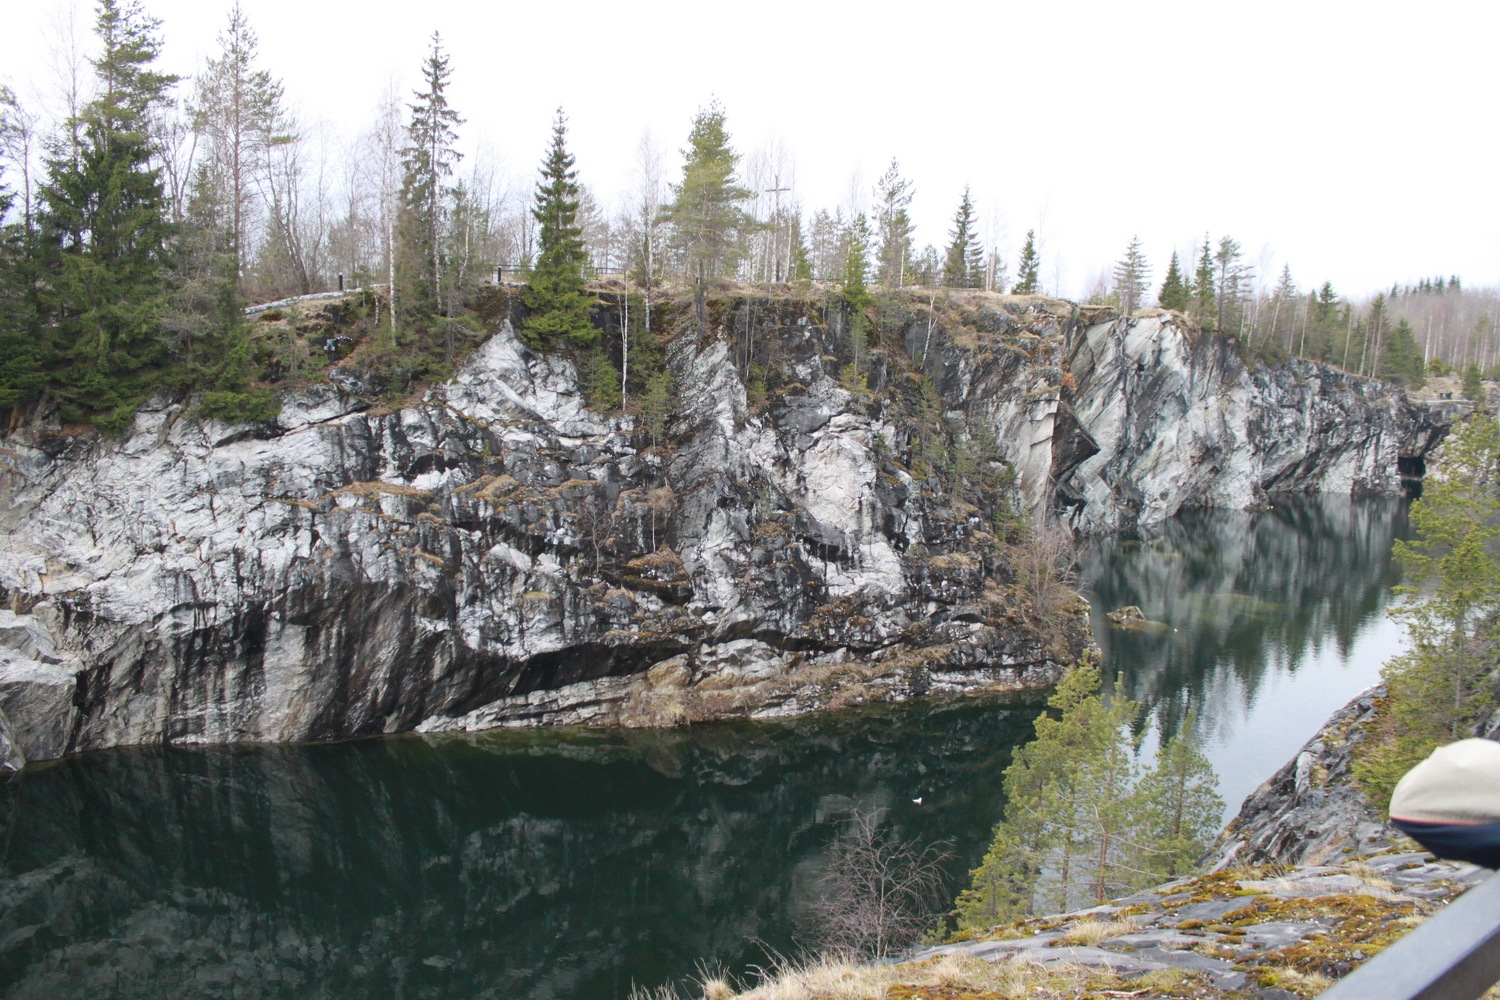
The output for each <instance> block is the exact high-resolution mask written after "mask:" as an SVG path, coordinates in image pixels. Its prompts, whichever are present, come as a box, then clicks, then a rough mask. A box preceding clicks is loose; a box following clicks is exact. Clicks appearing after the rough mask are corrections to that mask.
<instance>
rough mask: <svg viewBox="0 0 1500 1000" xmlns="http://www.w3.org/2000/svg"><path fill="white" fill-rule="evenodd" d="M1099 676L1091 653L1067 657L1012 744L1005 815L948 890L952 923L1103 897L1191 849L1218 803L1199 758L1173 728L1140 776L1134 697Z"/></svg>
mask: <svg viewBox="0 0 1500 1000" xmlns="http://www.w3.org/2000/svg"><path fill="white" fill-rule="evenodd" d="M1099 685H1100V678H1099V669H1098V666H1097V665H1096V664H1094V663H1093V662H1092V661H1090V660H1084V661H1081V662H1080V663H1079V664H1077V665H1076V666H1074V667H1073V668H1072V669H1071V670H1069V671H1068V673H1067V675H1066V676H1064V677H1063V680H1062V682H1061V683H1060V684H1059V685H1058V687H1057V690H1056V691H1055V692H1054V693H1053V695H1052V697H1051V698H1050V699H1049V700H1048V702H1047V706H1048V711H1047V712H1046V713H1043V714H1042V715H1040V716H1038V717H1037V720H1036V738H1035V739H1034V740H1032V741H1031V742H1030V743H1027V744H1025V745H1024V746H1022V747H1021V748H1019V749H1018V750H1017V751H1016V753H1015V757H1014V758H1013V760H1012V763H1011V765H1010V767H1009V768H1007V769H1006V772H1005V785H1004V792H1005V815H1004V817H1003V818H1002V820H1001V821H1000V823H999V825H998V826H997V827H996V828H995V835H994V840H993V841H992V843H991V845H990V849H989V851H988V852H987V853H986V855H985V857H984V860H983V861H982V862H981V863H980V865H979V867H977V868H975V869H974V871H973V873H972V877H973V882H972V884H971V886H970V888H969V889H967V890H965V891H964V892H963V893H962V894H961V895H960V896H959V897H958V901H957V907H956V909H957V913H958V917H959V923H960V925H961V926H964V927H984V926H989V925H992V924H995V923H999V922H1001V921H1005V920H1011V919H1015V918H1017V917H1021V916H1026V915H1029V914H1033V913H1039V912H1047V913H1051V912H1061V911H1065V910H1068V909H1072V908H1074V907H1077V906H1080V905H1089V904H1096V903H1102V902H1104V901H1105V900H1106V899H1108V898H1110V897H1111V896H1115V895H1119V894H1122V893H1124V892H1128V891H1129V890H1131V889H1136V888H1141V887H1143V886H1144V885H1148V884H1150V883H1151V882H1153V881H1155V880H1157V879H1158V878H1159V877H1160V875H1161V873H1162V872H1163V871H1168V870H1179V869H1185V868H1186V866H1187V865H1189V864H1191V863H1192V861H1193V860H1195V859H1196V858H1197V856H1198V854H1199V853H1201V851H1202V849H1203V845H1204V840H1205V838H1206V836H1207V835H1208V834H1209V833H1211V832H1212V829H1213V827H1214V826H1215V825H1216V823H1217V821H1218V816H1219V813H1220V811H1221V810H1222V807H1223V803H1222V802H1221V801H1220V800H1219V798H1218V795H1217V793H1216V792H1215V791H1214V789H1213V777H1212V774H1211V772H1210V770H1209V768H1208V766H1207V762H1206V761H1205V760H1204V759H1203V757H1202V754H1201V753H1200V752H1199V751H1198V749H1197V747H1196V745H1195V744H1194V743H1193V742H1192V741H1191V739H1190V738H1188V737H1186V736H1179V737H1178V738H1177V739H1174V740H1168V741H1166V742H1165V743H1164V745H1163V747H1162V750H1161V752H1160V753H1159V754H1158V756H1157V761H1156V765H1155V766H1154V767H1153V768H1152V769H1151V770H1150V771H1149V772H1147V773H1146V774H1144V775H1141V774H1140V773H1139V768H1138V765H1137V764H1136V761H1135V754H1134V750H1135V745H1134V741H1133V739H1132V737H1131V733H1130V720H1131V719H1132V718H1133V717H1134V716H1135V714H1136V705H1135V704H1134V703H1133V702H1131V701H1130V700H1129V699H1128V698H1126V697H1125V695H1124V690H1123V687H1122V685H1121V683H1120V682H1118V681H1117V682H1116V685H1115V690H1114V693H1113V697H1111V698H1110V699H1109V700H1108V701H1106V700H1105V699H1103V698H1101V697H1100V694H1099Z"/></svg>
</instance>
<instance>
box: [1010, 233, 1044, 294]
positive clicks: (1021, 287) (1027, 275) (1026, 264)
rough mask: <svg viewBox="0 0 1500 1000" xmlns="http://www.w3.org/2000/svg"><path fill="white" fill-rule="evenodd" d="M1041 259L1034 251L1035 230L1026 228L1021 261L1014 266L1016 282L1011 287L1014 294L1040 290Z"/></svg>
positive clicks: (1035, 292) (1033, 292)
mask: <svg viewBox="0 0 1500 1000" xmlns="http://www.w3.org/2000/svg"><path fill="white" fill-rule="evenodd" d="M1041 267H1042V265H1041V260H1040V258H1039V257H1038V256H1037V252H1036V230H1035V229H1028V230H1026V242H1025V243H1023V244H1022V245H1021V263H1020V266H1019V267H1017V268H1016V283H1015V286H1014V287H1012V288H1011V292H1012V294H1015V295H1036V294H1037V293H1038V292H1039V291H1041V277H1040V275H1041Z"/></svg>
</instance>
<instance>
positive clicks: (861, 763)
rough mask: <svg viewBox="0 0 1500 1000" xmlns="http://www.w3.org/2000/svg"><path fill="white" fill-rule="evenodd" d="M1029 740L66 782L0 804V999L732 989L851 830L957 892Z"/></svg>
mask: <svg viewBox="0 0 1500 1000" xmlns="http://www.w3.org/2000/svg"><path fill="white" fill-rule="evenodd" d="M1033 715H1034V710H1032V709H1025V708H1022V709H1007V708H1004V707H997V706H982V705H973V704H969V705H963V706H951V707H948V708H936V709H934V708H931V707H929V708H926V709H923V708H912V707H907V708H902V709H899V710H895V711H890V712H884V713H856V714H854V715H850V716H840V717H834V718H824V719H803V720H799V721H798V722H797V723H796V725H795V727H794V726H791V725H763V726H751V725H725V726H715V727H707V728H702V729H694V730H691V731H683V732H633V733H623V734H597V733H571V734H559V733H557V732H551V733H534V734H524V733H523V734H516V733H500V734H494V735H484V736H476V737H472V738H467V739H465V738H457V739H455V738H451V737H449V738H445V739H442V740H435V741H433V742H431V743H429V742H426V741H424V740H422V739H420V738H403V739H393V740H383V741H370V742H365V743H356V744H345V745H331V746H309V747H265V748H242V749H212V750H160V749H140V750H119V751H108V752H102V753H97V754H90V755H85V756H81V757H77V758H72V759H67V760H63V761H61V762H59V763H57V764H55V765H52V766H47V767H42V768H37V769H33V770H29V771H27V772H25V773H23V775H22V776H21V778H20V779H19V780H18V781H16V782H14V783H12V784H11V785H9V786H7V787H4V788H0V824H3V827H4V828H3V830H0V847H3V865H0V995H3V996H5V997H48V998H60V997H102V996H110V997H147V996H150V997H160V996H174V997H189V996H190V997H220V996H223V997H229V996H233V997H293V996H295V997H304V998H305V997H361V998H371V997H443V998H448V997H508V998H509V997H537V998H541V997H571V998H578V997H599V998H604V997H622V996H624V994H625V993H626V992H628V990H629V987H630V985H631V982H632V981H634V982H637V983H642V984H647V985H654V984H656V983H659V982H661V981H663V980H666V979H669V978H676V977H682V976H685V975H688V974H690V973H691V972H692V970H693V968H694V966H695V963H697V962H698V961H699V960H701V959H703V958H704V957H705V956H717V958H718V960H719V961H722V962H723V963H724V964H725V966H726V967H728V968H730V969H732V970H735V971H737V972H738V971H742V970H743V968H744V966H745V964H746V963H749V962H765V961H766V960H767V950H766V949H767V948H775V949H778V950H782V951H786V952H790V951H792V950H793V949H794V948H795V940H794V938H795V933H796V930H797V919H798V914H799V909H800V904H801V903H802V902H803V901H804V900H805V899H806V897H807V893H808V891H809V890H810V888H811V886H812V882H813V880H814V878H815V873H816V870H817V868H818V866H819V864H820V860H821V856H822V855H821V852H822V851H823V849H824V848H825V846H826V843H827V841H828V839H829V838H830V837H831V836H832V834H833V833H834V832H835V830H836V829H837V826H838V822H839V817H840V815H841V814H842V813H844V812H845V811H846V810H847V809H848V808H849V807H850V806H852V805H854V804H860V805H863V806H865V807H869V806H887V807H889V808H890V810H891V812H890V815H891V818H892V820H893V821H894V823H895V825H896V826H897V827H898V831H899V832H900V834H901V835H903V836H920V837H923V838H924V839H933V838H937V837H954V836H956V837H957V838H958V841H957V843H955V845H954V846H955V848H956V854H957V855H958V857H957V859H956V861H955V864H954V874H955V877H961V876H962V875H963V874H964V872H965V867H964V866H965V865H968V864H972V863H974V860H975V859H976V858H977V857H978V855H979V854H980V853H982V851H983V842H984V840H985V839H986V838H987V836H988V832H989V828H990V826H991V824H992V823H993V822H994V821H995V819H996V818H997V816H998V812H999V801H998V784H999V783H998V780H997V776H998V775H999V774H1000V772H1001V771H1002V770H1003V768H1004V767H1005V766H1006V764H1007V763H1008V759H1009V753H1010V747H1011V746H1012V745H1013V744H1014V742H1015V740H1016V739H1018V738H1020V736H1021V735H1022V734H1023V733H1025V732H1027V731H1029V726H1030V719H1031V717H1032V716H1033ZM918 795H921V796H923V798H924V804H923V805H921V806H917V805H915V804H913V803H912V802H911V799H912V798H914V797H916V796H918ZM757 942H763V944H758V943H757Z"/></svg>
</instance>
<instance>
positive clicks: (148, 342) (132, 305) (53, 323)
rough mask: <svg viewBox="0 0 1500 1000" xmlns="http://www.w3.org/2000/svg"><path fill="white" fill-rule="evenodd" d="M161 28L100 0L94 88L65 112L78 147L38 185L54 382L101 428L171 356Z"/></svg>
mask: <svg viewBox="0 0 1500 1000" xmlns="http://www.w3.org/2000/svg"><path fill="white" fill-rule="evenodd" d="M159 28H160V22H159V21H157V20H156V19H155V18H152V17H148V16H147V15H146V14H145V13H144V12H143V11H142V9H141V6H140V4H139V3H138V2H136V0H100V2H99V11H98V16H97V17H96V19H95V22H94V31H95V34H96V35H97V36H98V38H99V43H100V54H99V56H98V57H97V58H96V59H94V60H93V66H94V73H95V76H96V77H97V81H98V93H97V96H95V97H94V98H93V99H92V100H91V101H89V102H88V103H87V104H85V105H84V106H83V108H82V109H81V110H80V111H79V114H78V116H77V117H76V118H75V119H72V120H71V121H70V122H69V123H68V128H69V130H70V131H71V132H72V133H73V134H75V135H77V136H78V145H77V148H76V150H75V149H73V148H71V147H70V148H64V149H59V150H58V152H57V153H56V154H55V155H54V156H53V157H52V158H50V159H49V161H48V164H47V166H48V174H49V178H50V179H49V181H48V183H47V184H46V185H45V186H44V187H43V188H42V192H41V194H42V203H43V209H42V219H41V224H42V230H43V232H42V236H41V239H42V241H43V247H44V250H43V254H42V256H43V261H42V263H43V270H44V278H43V281H44V283H45V286H46V289H47V291H46V293H45V309H46V312H47V316H46V320H47V324H48V329H49V331H50V339H51V350H52V352H53V353H55V354H56V355H57V356H59V357H60V358H61V360H62V362H63V365H62V371H60V372H59V373H58V378H57V383H56V386H55V388H56V393H57V396H58V398H59V399H60V401H61V402H62V404H63V405H62V409H63V415H64V417H65V418H66V419H79V418H85V419H86V418H90V417H92V418H95V419H96V420H97V421H98V422H99V423H101V425H102V426H105V427H106V428H107V429H118V428H121V427H123V426H124V425H125V423H126V421H128V420H129V418H130V415H131V413H132V412H133V410H134V408H135V406H136V405H137V404H138V403H139V401H140V400H141V399H142V398H143V397H144V395H145V394H146V392H147V391H149V389H150V388H151V387H152V385H153V383H154V382H155V381H156V379H155V378H154V377H153V373H154V372H157V371H159V370H160V369H161V368H162V367H163V366H165V364H166V363H167V361H168V358H167V356H166V352H165V350H164V349H163V347H162V343H161V340H160V339H159V337H158V336H157V334H158V332H159V322H158V321H159V318H160V316H161V313H162V309H163V306H164V303H165V298H166V270H165V262H166V254H167V245H168V241H169V238H170V235H171V231H172V227H171V225H170V224H169V222H168V220H167V214H166V201H165V196H164V193H163V189H162V182H161V174H160V170H159V169H158V168H157V167H156V166H154V159H153V158H154V154H155V148H154V146H153V144H152V141H151V138H150V131H151V122H152V120H153V118H154V117H155V116H156V115H158V114H159V113H160V112H161V111H162V110H163V109H164V108H165V106H166V104H167V100H168V93H169V91H170V89H171V87H172V85H173V84H174V83H176V80H177V78H176V77H174V76H170V75H167V74H164V73H160V72H157V71H156V70H154V69H153V68H152V64H153V63H155V61H156V57H157V55H158V54H159V53H160V51H161V41H160V38H159V36H158V29H159Z"/></svg>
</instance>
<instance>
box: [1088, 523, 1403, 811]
mask: <svg viewBox="0 0 1500 1000" xmlns="http://www.w3.org/2000/svg"><path fill="white" fill-rule="evenodd" d="M1407 531H1408V527H1407V520H1406V504H1405V503H1404V502H1402V501H1395V500H1385V499H1364V500H1355V499H1350V498H1347V497H1283V498H1278V500H1277V501H1276V506H1275V507H1274V508H1273V509H1271V510H1268V511H1264V512H1260V513H1256V514H1246V513H1237V512H1227V511H1202V512H1193V513H1188V514H1184V515H1182V517H1180V518H1178V519H1176V520H1174V521H1170V522H1168V523H1166V524H1164V525H1161V526H1159V527H1157V528H1154V529H1152V530H1151V531H1149V532H1143V533H1142V534H1141V535H1139V536H1137V537H1121V538H1112V539H1105V540H1101V541H1098V542H1096V543H1094V544H1092V545H1090V546H1088V547H1087V548H1086V550H1085V551H1084V553H1083V558H1082V565H1081V570H1082V573H1081V575H1082V577H1083V578H1084V579H1085V580H1086V581H1088V590H1087V592H1088V595H1089V597H1090V600H1091V601H1092V602H1093V604H1094V629H1095V634H1096V636H1097V638H1098V641H1099V644H1100V646H1101V647H1102V648H1103V650H1104V653H1105V664H1106V666H1107V668H1108V669H1110V670H1116V671H1119V672H1121V673H1123V674H1124V676H1125V681H1126V687H1127V689H1128V691H1129V693H1130V695H1131V697H1133V698H1135V699H1137V700H1139V701H1141V702H1142V703H1143V704H1144V705H1145V706H1146V707H1147V708H1148V710H1149V711H1150V714H1151V715H1152V716H1154V717H1155V719H1156V720H1157V721H1158V722H1160V723H1162V724H1164V726H1165V727H1166V729H1167V730H1168V731H1173V730H1175V728H1176V727H1177V726H1178V725H1179V724H1180V723H1181V721H1182V719H1183V717H1184V715H1185V713H1186V710H1187V708H1188V706H1189V705H1191V706H1194V707H1195V708H1196V710H1197V714H1198V718H1199V726H1200V727H1201V729H1202V731H1203V733H1204V735H1205V736H1206V738H1207V742H1208V747H1209V750H1210V756H1211V758H1212V759H1213V761H1214V764H1215V766H1216V768H1217V769H1218V771H1219V773H1220V782H1221V788H1222V790H1223V793H1224V798H1225V799H1226V802H1227V803H1228V806H1229V808H1230V810H1231V812H1232V811H1233V810H1234V809H1237V808H1238V806H1239V803H1240V801H1241V800H1242V799H1243V798H1244V796H1245V795H1246V794H1248V793H1249V792H1250V791H1251V790H1253V789H1254V787H1255V786H1256V785H1257V784H1259V783H1260V782H1261V781H1263V780H1264V779H1265V778H1267V777H1269V776H1270V775H1271V773H1272V772H1274V771H1275V770H1276V768H1278V767H1280V766H1281V764H1282V763H1284V762H1285V761H1286V760H1287V759H1288V758H1289V757H1290V756H1291V755H1292V754H1293V753H1295V752H1296V750H1297V749H1298V748H1299V747H1300V746H1301V745H1302V743H1303V742H1305V741H1306V740H1307V739H1308V737H1310V736H1311V735H1312V734H1313V732H1315V731H1316V729H1317V727H1318V725H1319V724H1321V722H1322V721H1323V720H1324V719H1326V718H1327V717H1328V715H1330V714H1331V713H1332V712H1333V711H1334V710H1335V709H1337V708H1338V707H1340V706H1341V705H1343V704H1344V703H1345V702H1347V701H1348V700H1349V698H1351V697H1352V696H1353V695H1354V694H1356V693H1357V692H1359V691H1361V690H1363V689H1364V688H1365V687H1367V686H1369V685H1370V684H1372V683H1374V682H1375V681H1376V680H1377V679H1378V677H1379V671H1380V666H1381V664H1382V663H1383V662H1384V661H1385V660H1386V659H1388V658H1389V657H1390V656H1392V655H1394V654H1395V653H1396V652H1398V651H1399V650H1400V649H1401V648H1402V646H1403V641H1404V637H1403V635H1402V633H1401V631H1400V629H1399V628H1397V627H1396V626H1395V625H1394V624H1393V623H1392V622H1391V621H1390V620H1389V619H1388V618H1387V617H1386V615H1385V611H1386V606H1387V603H1388V601H1389V599H1390V591H1391V587H1392V586H1394V585H1395V584H1396V583H1397V582H1398V580H1399V568H1398V567H1397V566H1396V564H1395V563H1394V562H1393V561H1392V559H1391V544H1392V542H1393V541H1394V540H1395V539H1397V538H1405V537H1407ZM1130 604H1135V605H1139V606H1140V608H1141V610H1142V611H1143V612H1144V614H1145V616H1146V617H1147V618H1148V619H1151V620H1154V621H1158V622H1161V623H1163V624H1164V625H1165V626H1166V627H1165V628H1163V629H1159V630H1150V629H1147V630H1139V631H1128V630H1123V629H1120V628H1117V627H1112V626H1110V625H1109V624H1108V623H1107V622H1106V621H1105V620H1104V618H1103V615H1104V613H1105V612H1107V611H1109V610H1112V609H1115V608H1118V607H1121V606H1124V605H1130Z"/></svg>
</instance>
